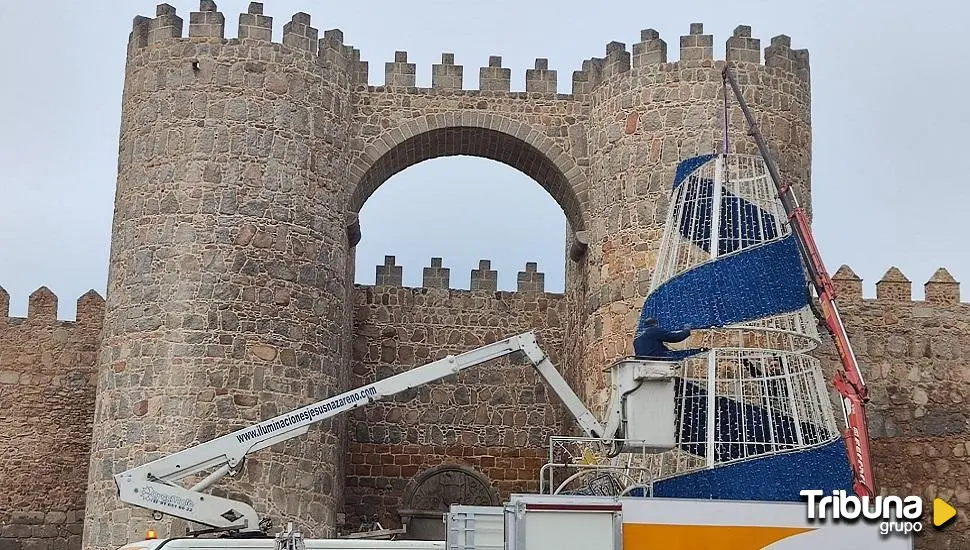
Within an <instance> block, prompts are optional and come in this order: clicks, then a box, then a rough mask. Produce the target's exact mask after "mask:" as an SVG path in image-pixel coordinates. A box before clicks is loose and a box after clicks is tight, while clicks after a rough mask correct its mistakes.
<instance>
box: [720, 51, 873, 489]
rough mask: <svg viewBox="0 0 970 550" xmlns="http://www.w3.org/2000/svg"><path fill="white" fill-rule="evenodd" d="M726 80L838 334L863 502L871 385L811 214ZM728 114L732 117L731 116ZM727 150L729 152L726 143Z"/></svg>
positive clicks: (868, 471) (842, 387)
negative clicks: (852, 340)
mask: <svg viewBox="0 0 970 550" xmlns="http://www.w3.org/2000/svg"><path fill="white" fill-rule="evenodd" d="M722 76H723V79H724V103H725V111H726V108H727V88H728V86H730V87H731V90H732V91H733V92H734V96H735V98H736V99H737V100H738V105H739V106H740V107H741V112H742V113H743V114H744V118H745V120H746V121H747V123H748V127H749V131H748V134H749V135H750V136H751V137H753V138H754V140H755V143H756V144H757V146H758V151H759V152H760V153H761V157H762V158H763V159H764V161H765V164H766V165H767V167H768V174H769V175H770V176H771V180H772V182H774V184H775V187H777V189H778V198H779V199H780V200H781V204H782V206H783V207H784V209H785V213H786V214H787V215H788V219H789V220H790V221H791V228H792V232H793V233H794V234H795V238H796V239H797V241H798V248H799V251H800V252H801V255H802V260H803V263H804V265H805V268H806V269H807V270H808V274H809V278H810V279H811V282H812V285H813V286H814V287H815V291H816V293H817V294H818V299H819V303H820V305H821V308H822V315H821V316H822V321H823V322H824V323H825V327H826V329H827V330H828V332H829V334H831V335H832V340H833V341H834V342H835V349H836V350H837V351H838V354H839V358H840V359H841V361H842V370H841V371H839V372H837V373H836V374H835V379H834V381H833V385H834V386H835V389H836V390H837V391H838V392H839V394H840V395H841V396H842V399H841V401H842V410H843V413H844V414H845V423H846V431H845V433H844V434H843V437H844V439H845V442H846V445H847V447H848V454H849V463H850V464H851V465H852V473H853V485H854V490H855V492H856V494H857V495H858V496H860V497H862V496H870V497H871V496H874V494H875V488H874V483H873V480H872V460H871V455H870V453H869V428H868V425H867V422H866V411H865V404H866V403H867V402H868V401H869V391H868V389H867V388H866V383H865V380H864V379H863V378H862V372H861V370H860V369H859V363H858V362H857V361H856V358H855V354H854V352H853V351H852V345H851V344H850V342H849V336H848V335H847V334H846V332H845V325H844V323H843V322H842V317H841V316H840V315H839V309H838V307H837V306H836V303H835V295H836V293H835V286H834V285H833V284H832V279H831V277H829V274H828V272H827V271H826V269H825V264H824V263H822V256H821V254H820V253H819V250H818V246H817V245H816V244H815V240H814V238H813V237H812V231H811V228H810V226H809V224H808V216H807V215H806V214H805V210H804V209H802V207H801V206H799V204H798V200H797V199H796V198H795V193H794V192H793V190H792V187H791V185H789V184H787V183H783V182H782V181H781V177H780V176H779V175H778V169H777V168H776V167H775V163H774V162H773V161H772V159H771V155H770V153H769V151H768V146H767V145H766V144H765V140H764V137H763V136H762V135H761V130H759V129H758V124H757V122H755V120H754V116H753V115H752V114H751V110H750V109H749V108H748V104H747V103H746V102H745V101H744V97H743V95H742V94H741V89H740V88H739V87H738V83H737V81H736V80H735V79H734V76H733V75H732V74H731V72H730V70H729V69H728V67H725V68H724V70H723V72H722ZM726 115H727V112H725V116H726ZM725 120H726V119H725ZM725 150H727V144H726V143H725Z"/></svg>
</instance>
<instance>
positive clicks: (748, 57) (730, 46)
mask: <svg viewBox="0 0 970 550" xmlns="http://www.w3.org/2000/svg"><path fill="white" fill-rule="evenodd" d="M724 59H726V60H727V61H736V62H739V63H761V40H759V39H757V38H751V27H749V26H747V25H741V26H739V27H737V28H736V29H734V35H733V36H731V38H728V39H727V44H726V47H725V54H724Z"/></svg>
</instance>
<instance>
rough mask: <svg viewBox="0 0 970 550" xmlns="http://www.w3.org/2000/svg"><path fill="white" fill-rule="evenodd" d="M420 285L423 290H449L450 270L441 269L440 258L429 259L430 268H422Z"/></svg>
mask: <svg viewBox="0 0 970 550" xmlns="http://www.w3.org/2000/svg"><path fill="white" fill-rule="evenodd" d="M421 284H422V286H423V287H424V288H449V286H450V284H451V269H449V268H447V267H442V263H441V258H431V267H426V268H424V276H423V279H422V283H421Z"/></svg>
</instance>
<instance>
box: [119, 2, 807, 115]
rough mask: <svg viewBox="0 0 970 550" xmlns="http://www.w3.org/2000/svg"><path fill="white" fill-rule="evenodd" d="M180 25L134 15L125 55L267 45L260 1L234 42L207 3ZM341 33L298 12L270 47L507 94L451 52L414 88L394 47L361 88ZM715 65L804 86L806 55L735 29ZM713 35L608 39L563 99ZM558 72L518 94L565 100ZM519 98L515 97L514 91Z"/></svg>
mask: <svg viewBox="0 0 970 550" xmlns="http://www.w3.org/2000/svg"><path fill="white" fill-rule="evenodd" d="M184 27H185V25H184V21H183V19H182V18H181V17H180V16H179V15H178V14H177V12H176V9H175V8H174V7H172V6H171V5H169V4H159V5H158V6H157V8H156V12H155V17H154V18H148V17H143V16H138V17H135V18H134V22H133V26H132V33H131V38H130V42H129V54H130V53H132V52H135V51H137V50H138V49H141V48H145V47H148V46H152V45H154V44H161V43H167V42H170V41H172V40H188V41H192V42H201V43H205V42H217V43H229V44H242V43H247V42H269V43H273V40H274V37H273V17H271V16H268V15H265V14H264V13H263V4H262V3H260V2H252V3H250V4H249V8H248V10H247V13H243V14H240V16H239V24H238V29H237V33H236V38H228V39H227V38H226V30H225V16H224V15H223V14H222V13H221V12H219V11H218V10H217V6H216V3H215V2H214V1H212V0H202V1H201V2H200V4H199V11H197V12H191V13H190V14H189V24H188V34H187V36H185V37H183V34H184ZM343 40H344V38H343V32H342V31H340V29H330V30H326V31H324V32H323V36H322V37H321V36H320V31H319V30H318V29H317V28H315V27H313V25H312V23H311V16H310V14H308V13H305V12H299V13H296V14H294V15H292V16H291V18H290V20H289V22H287V23H286V24H285V25H283V35H282V37H280V40H279V42H277V43H274V44H275V45H276V46H279V47H285V48H288V49H290V50H294V51H303V52H307V53H309V54H311V55H313V56H315V57H316V59H317V61H318V63H319V64H320V65H322V66H327V67H334V68H339V69H340V70H343V71H346V72H347V73H349V75H350V79H351V82H352V83H354V84H356V85H360V86H369V88H370V89H372V90H376V91H380V90H383V89H388V88H389V89H400V88H414V89H422V90H431V91H440V92H449V93H470V94H473V93H479V92H499V93H501V92H504V93H513V91H512V90H511V69H510V68H506V67H503V66H502V58H501V57H500V56H490V57H489V60H488V65H487V66H485V67H480V69H479V83H478V88H477V89H476V90H471V89H467V90H466V89H465V87H464V85H465V83H464V66H463V65H459V64H456V63H455V55H454V54H453V53H443V54H442V55H441V62H440V63H435V64H433V65H432V66H431V87H430V88H419V87H418V86H417V74H418V67H417V65H416V64H415V63H412V62H409V61H408V53H407V51H404V50H399V51H397V52H395V53H394V57H393V60H392V61H387V62H385V64H384V82H383V83H382V84H380V85H375V84H369V83H368V63H367V62H366V61H361V59H360V51H359V50H358V49H356V48H354V47H353V46H350V45H346V44H344V41H343ZM721 60H722V61H719V62H720V63H725V62H726V63H742V64H753V65H762V66H764V67H768V68H778V69H781V70H784V71H786V72H789V73H792V74H794V75H795V76H796V77H797V78H799V79H801V80H803V81H806V82H807V81H808V79H809V56H808V50H804V49H792V47H791V38H790V37H788V36H786V35H778V36H775V37H773V38H771V40H770V44H769V45H768V46H767V47H766V48H764V55H763V61H762V45H761V40H760V39H758V38H755V37H753V35H752V30H751V27H750V26H748V25H739V26H738V27H737V28H735V29H734V32H733V34H732V35H731V36H730V37H728V38H727V39H726V41H725V42H724V49H723V56H722V57H721ZM715 62H716V61H715V46H714V35H712V34H705V33H704V25H703V24H702V23H692V24H691V25H690V30H689V32H688V34H686V35H683V36H681V37H680V48H679V59H678V60H676V61H671V60H668V52H667V42H666V41H665V40H663V39H662V38H661V36H660V33H659V32H658V31H657V30H655V29H644V30H642V31H641V32H640V40H639V41H638V42H636V43H634V44H633V48H632V52H630V51H628V50H627V45H626V44H625V43H624V42H619V41H611V42H609V43H608V44H607V45H606V52H605V56H604V57H591V58H589V59H586V60H584V61H583V62H582V63H581V67H580V69H579V70H575V71H573V73H572V91H571V95H581V94H588V93H590V92H592V91H593V90H595V89H596V88H597V87H599V85H600V84H602V83H603V82H605V81H607V80H610V79H612V78H615V77H618V76H619V75H635V74H637V73H639V72H642V71H645V70H646V71H654V70H657V69H658V68H664V69H665V70H671V71H673V70H676V69H678V68H680V67H704V66H713V64H714V63H715ZM558 86H559V81H558V71H557V70H556V69H554V68H550V67H549V61H548V59H546V58H536V60H535V66H534V67H533V68H528V69H526V70H525V93H526V94H548V95H552V96H560V95H562V96H569V95H570V94H559V93H558ZM516 93H521V92H516Z"/></svg>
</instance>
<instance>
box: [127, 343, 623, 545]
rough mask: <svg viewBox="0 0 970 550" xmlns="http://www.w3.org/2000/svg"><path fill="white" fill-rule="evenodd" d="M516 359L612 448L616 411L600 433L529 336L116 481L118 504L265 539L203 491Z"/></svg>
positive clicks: (242, 513)
mask: <svg viewBox="0 0 970 550" xmlns="http://www.w3.org/2000/svg"><path fill="white" fill-rule="evenodd" d="M512 354H521V355H524V356H525V357H526V358H527V359H528V361H529V362H531V363H532V365H533V366H534V367H535V369H536V370H537V371H538V372H539V374H540V375H541V376H542V378H543V379H544V380H545V382H546V383H547V384H549V386H551V388H552V389H553V391H555V393H556V395H558V396H559V398H560V399H561V400H562V401H563V403H564V404H565V406H566V408H567V409H569V411H570V413H572V415H573V416H574V417H575V418H576V420H577V422H578V424H579V426H580V427H581V428H582V430H583V431H584V432H586V434H587V435H588V436H590V437H593V438H595V439H599V440H601V441H603V442H604V443H605V444H611V442H612V439H611V438H612V437H613V436H614V434H615V433H616V432H617V431H618V429H619V427H620V416H621V414H620V412H619V410H613V411H611V413H610V416H611V417H610V419H609V425H608V426H606V427H604V426H603V425H601V424H600V423H599V422H598V421H597V420H596V417H594V416H593V414H592V413H591V412H590V411H589V410H588V409H587V408H586V406H585V405H583V402H582V401H581V400H580V399H579V397H578V396H577V395H576V394H575V393H574V392H573V391H572V389H570V387H569V385H568V384H567V383H566V381H565V380H564V379H563V377H562V376H561V375H560V374H559V372H558V371H557V370H556V367H555V366H554V365H553V364H552V362H551V361H550V360H549V358H548V357H547V356H546V354H545V353H544V352H543V351H542V349H540V348H539V345H538V344H537V343H536V339H535V335H534V334H533V333H532V332H527V333H524V334H520V335H518V336H513V337H511V338H507V339H505V340H501V341H499V342H495V343H493V344H488V345H485V346H482V347H480V348H478V349H474V350H472V351H469V352H466V353H462V354H459V355H454V356H451V355H450V356H448V357H445V358H444V359H441V360H438V361H434V362H432V363H428V364H427V365H423V366H421V367H418V368H415V369H412V370H409V371H407V372H403V373H400V374H397V375H395V376H391V377H389V378H385V379H383V380H380V381H377V382H375V383H373V384H368V385H367V386H364V387H361V388H357V389H354V390H351V391H348V392H345V393H342V394H340V395H337V396H334V397H330V398H327V399H325V400H323V401H319V402H317V403H314V404H312V405H307V406H305V407H302V408H299V409H296V410H294V411H291V412H288V413H285V414H282V415H280V416H277V417H275V418H271V419H269V420H264V421H262V422H259V423H258V424H254V425H252V426H250V427H248V428H243V429H241V430H238V431H235V432H233V433H230V434H228V435H224V436H222V437H219V438H216V439H213V440H211V441H208V442H206V443H202V444H200V445H196V446H194V447H190V448H188V449H185V450H183V451H180V452H177V453H174V454H171V455H168V456H166V457H163V458H160V459H158V460H155V461H152V462H149V463H147V464H144V465H142V466H138V467H136V468H132V469H130V470H128V471H125V472H122V473H120V474H117V475H115V483H116V484H117V486H118V495H119V498H120V499H121V500H122V501H123V502H126V503H128V504H132V505H134V506H138V507H141V508H147V509H149V510H153V511H154V512H155V516H156V518H158V517H159V516H160V515H161V514H166V515H170V516H174V517H178V518H182V519H185V520H188V521H191V522H195V523H198V524H202V525H206V526H209V527H210V528H211V529H212V530H225V531H239V532H243V533H246V532H259V531H262V530H263V529H265V527H264V526H263V525H261V524H260V520H259V517H258V515H257V514H256V511H255V510H254V509H253V508H252V507H251V506H249V505H248V504H245V503H243V502H237V501H233V500H229V499H226V498H221V497H217V496H215V495H211V494H208V493H204V492H203V491H205V490H206V489H208V488H209V487H211V486H212V485H213V484H214V483H216V482H217V481H218V480H219V479H221V478H222V477H223V476H225V475H226V474H230V473H232V474H235V473H237V472H238V471H239V470H240V468H241V467H242V465H243V463H244V461H245V459H246V456H247V455H249V454H251V453H255V452H256V451H259V450H261V449H265V448H267V447H270V446H273V445H276V444H277V443H282V442H284V441H287V440H289V439H293V438H296V437H300V436H302V435H303V434H305V433H306V432H307V430H308V429H309V428H310V426H311V425H312V424H315V423H317V422H320V421H323V420H326V419H328V418H332V417H334V416H337V415H338V414H343V413H345V412H347V411H349V410H351V409H355V408H357V407H360V406H362V405H366V404H369V403H373V402H374V401H379V400H381V399H384V398H386V397H389V396H391V395H394V394H397V393H400V392H402V391H405V390H408V389H411V388H415V387H418V386H421V385H423V384H427V383H429V382H433V381H436V380H440V379H442V378H445V377H448V376H450V375H452V374H455V373H457V372H459V371H461V370H463V369H466V368H468V367H473V366H475V365H479V364H482V363H485V362H487V361H491V360H492V359H497V358H500V357H504V356H507V355H512ZM209 470H213V471H212V472H211V473H210V474H209V475H208V476H207V477H205V478H204V479H202V480H201V481H199V482H198V483H196V484H195V485H194V486H192V487H190V488H187V487H185V486H184V485H183V484H182V483H180V482H181V481H183V480H184V479H185V478H187V477H189V476H192V475H196V474H199V473H202V472H205V471H209Z"/></svg>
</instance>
